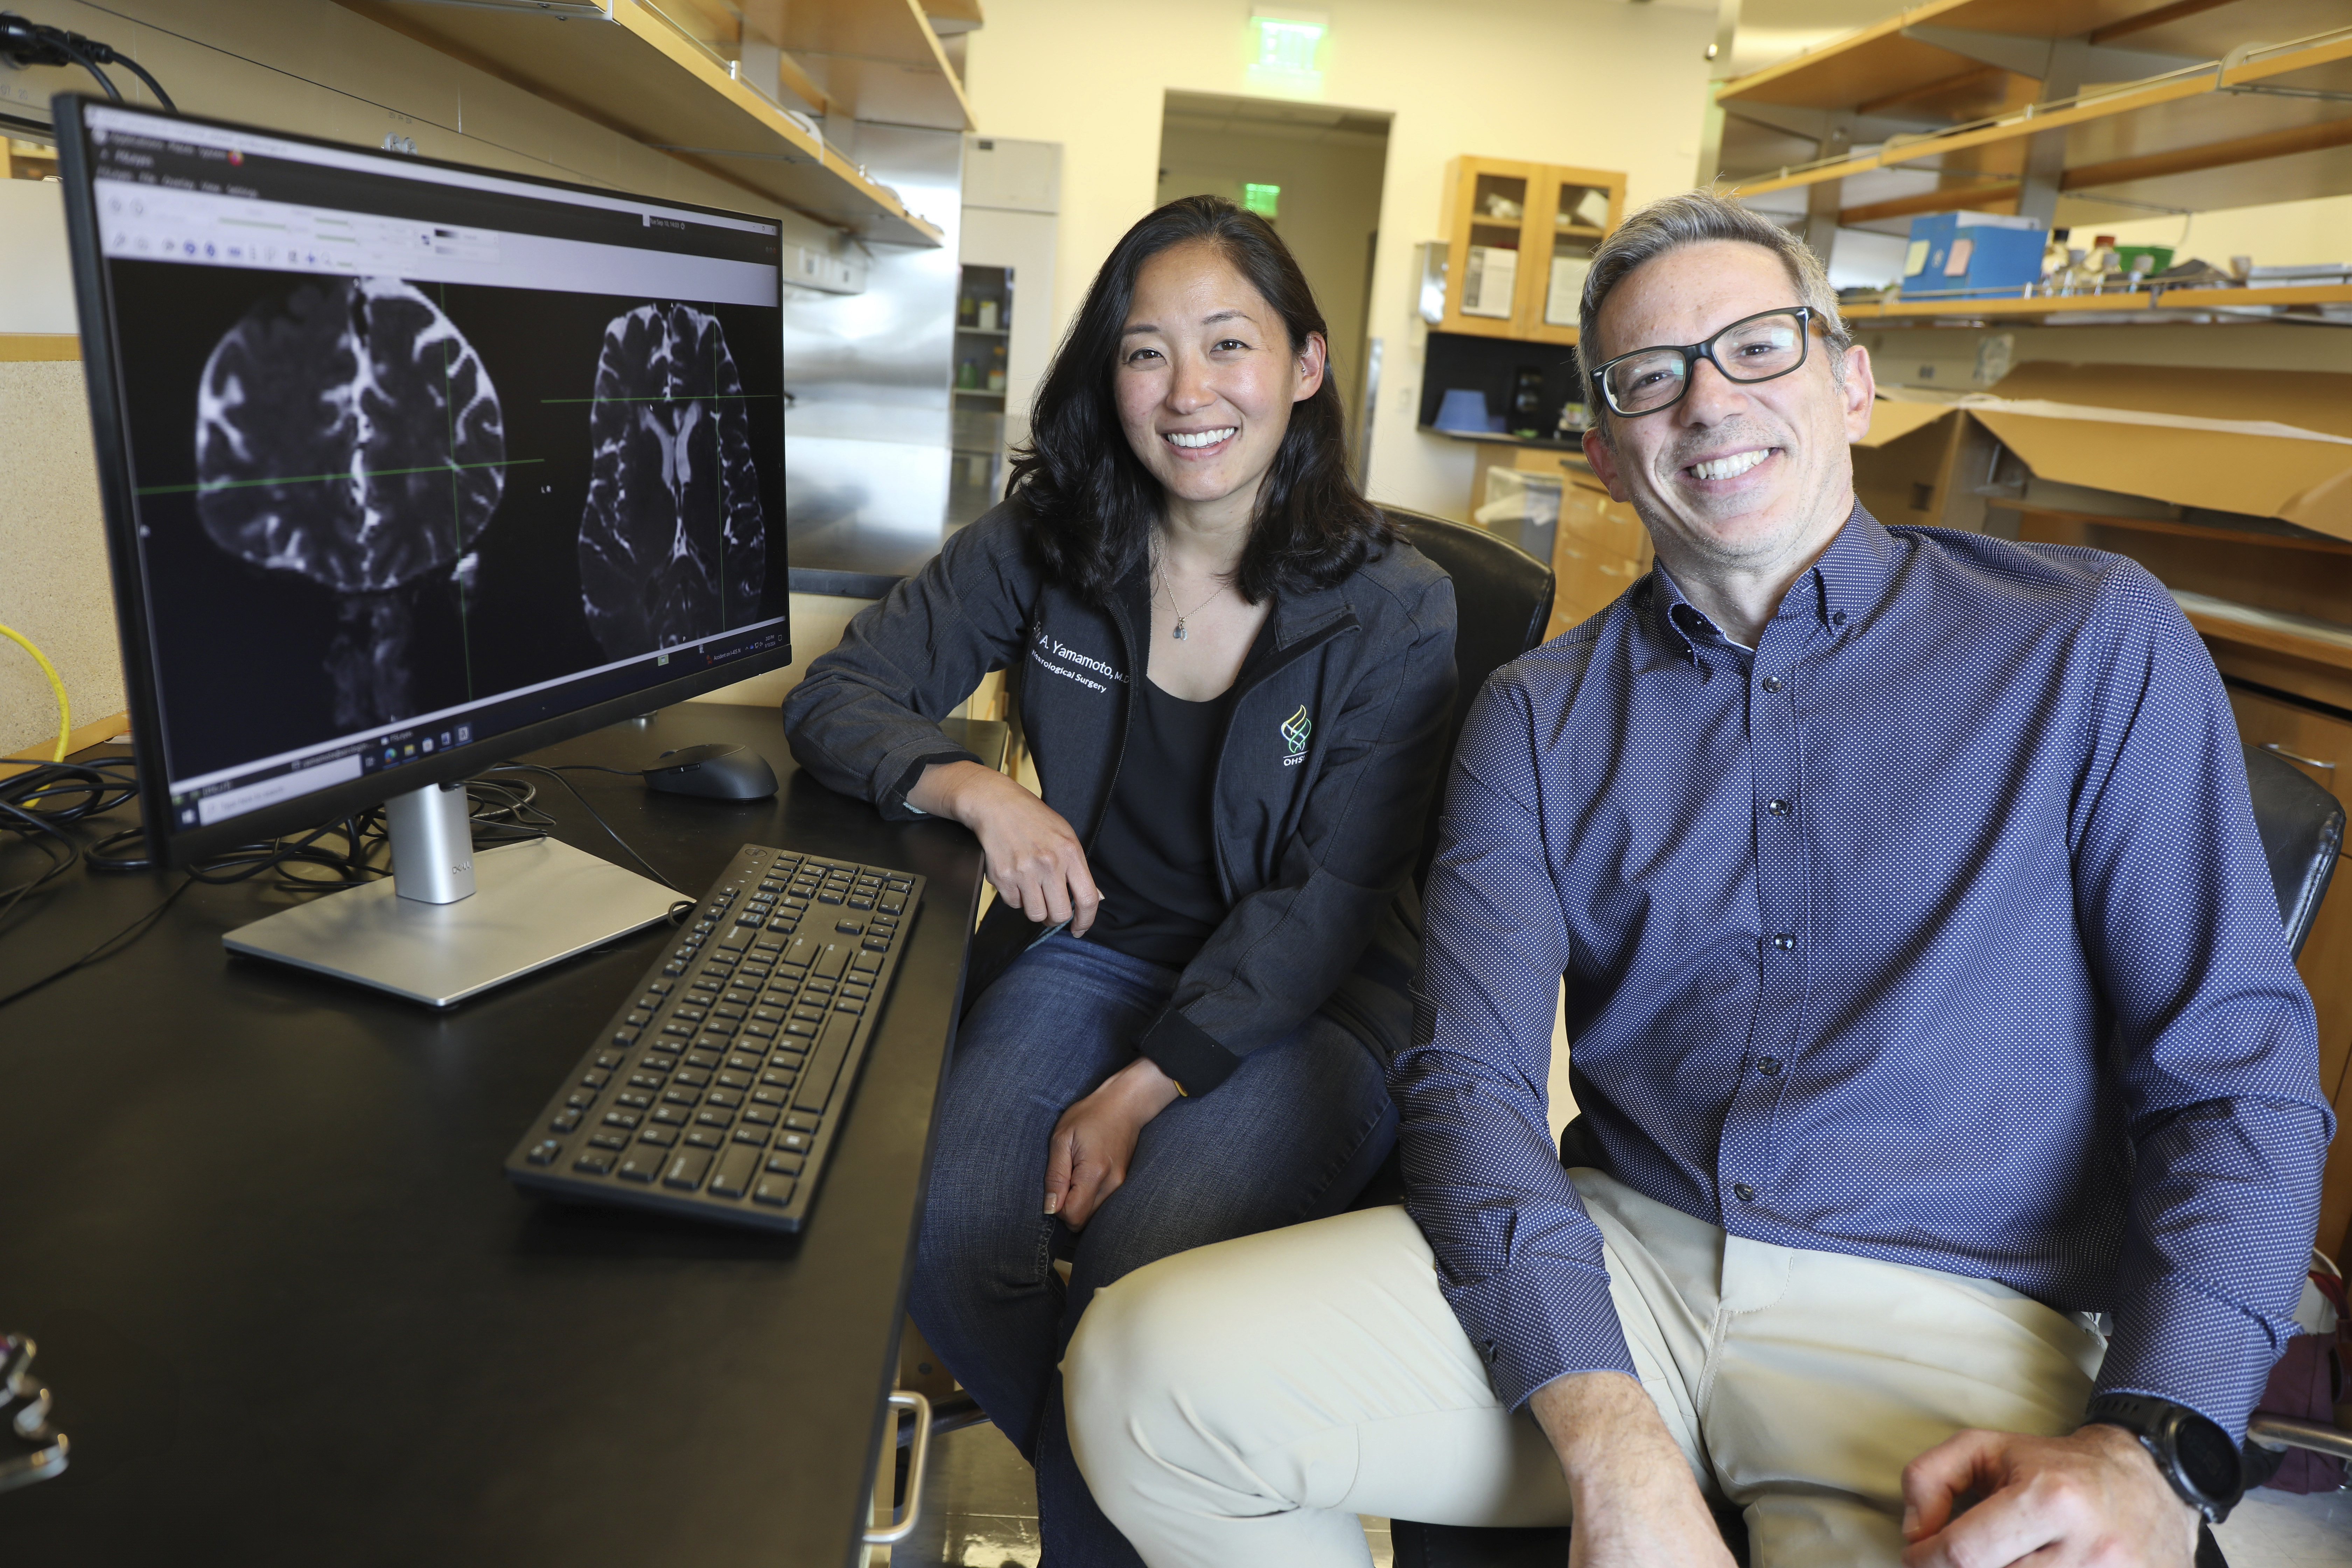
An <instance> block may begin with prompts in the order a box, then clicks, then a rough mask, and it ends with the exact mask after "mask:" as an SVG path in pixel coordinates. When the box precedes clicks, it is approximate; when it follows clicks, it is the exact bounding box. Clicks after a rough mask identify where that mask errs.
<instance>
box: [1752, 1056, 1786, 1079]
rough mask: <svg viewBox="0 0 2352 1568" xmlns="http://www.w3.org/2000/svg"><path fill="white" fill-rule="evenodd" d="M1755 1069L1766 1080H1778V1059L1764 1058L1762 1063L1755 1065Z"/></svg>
mask: <svg viewBox="0 0 2352 1568" xmlns="http://www.w3.org/2000/svg"><path fill="white" fill-rule="evenodd" d="M1756 1068H1757V1070H1758V1071H1759V1072H1761V1073H1762V1074H1763V1075H1764V1076H1765V1077H1766V1078H1779V1077H1780V1058H1779V1057H1766V1058H1764V1059H1763V1060H1762V1061H1760V1062H1758V1063H1757V1064H1756Z"/></svg>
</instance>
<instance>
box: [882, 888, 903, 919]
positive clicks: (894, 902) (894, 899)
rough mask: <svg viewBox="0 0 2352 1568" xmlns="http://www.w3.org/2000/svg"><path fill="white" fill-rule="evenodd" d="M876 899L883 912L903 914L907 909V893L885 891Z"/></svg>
mask: <svg viewBox="0 0 2352 1568" xmlns="http://www.w3.org/2000/svg"><path fill="white" fill-rule="evenodd" d="M877 902H878V903H879V904H880V906H881V909H882V911H883V912H884V913H885V914H892V915H896V914H904V913H905V912H906V910H907V895H906V894H904V893H898V892H890V893H885V894H883V895H882V897H881V898H880V899H879V900H877Z"/></svg>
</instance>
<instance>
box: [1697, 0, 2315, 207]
mask: <svg viewBox="0 0 2352 1568" xmlns="http://www.w3.org/2000/svg"><path fill="white" fill-rule="evenodd" d="M1952 3H1954V4H1958V5H1982V4H1985V3H1987V0H1952ZM1907 15H1908V16H1909V17H1910V18H1911V19H1912V20H1915V21H1916V20H1917V19H1918V18H1919V16H1920V13H1919V12H1912V13H1908V14H1907ZM1895 20H1896V21H1898V22H1899V21H1901V20H1903V18H1896V19H1895ZM1945 25H1948V24H1945ZM1876 31H1878V29H1867V30H1865V33H1864V34H1859V35H1856V37H1858V38H1860V37H1866V36H1867V35H1868V34H1870V33H1874V32H1876ZM2044 36H2046V35H2044ZM1903 41H1904V42H1906V44H1907V43H1910V42H1911V41H1912V40H1907V39H1906V40H1903ZM1824 52H1825V53H1826V52H1828V51H1824ZM1953 58H1958V57H1953ZM2347 59H2352V28H2344V29H2341V30H2340V31H2338V32H2336V33H2331V34H2325V35H2320V36H2317V37H2312V38H2305V39H2300V40H2296V41H2294V42H2292V43H2290V44H2286V45H2282V46H2277V47H2273V48H2271V49H2268V50H2264V51H2260V52H2257V53H2256V54H2254V55H2252V57H2250V58H2247V59H2246V60H2244V61H2242V62H2241V63H2240V64H2238V65H2235V66H2232V67H2230V68H2228V69H2226V70H2225V69H2223V68H2221V63H2220V62H2219V61H2215V62H2212V63H2211V64H2210V65H2209V66H2207V67H2205V68H2200V69H2196V70H2189V71H2183V72H2179V73H2175V74H2172V75H2169V76H2164V77H2153V78H2148V79H2144V80H2142V81H2137V82H2126V83H2118V84H2113V85H2109V86H2105V87H2102V88H2100V89H2098V90H2096V91H2095V92H2092V93H2086V94H2084V95H2082V96H2080V97H2077V98H2074V99H2072V100H2063V101H2062V102H2059V103H2057V104H2053V105H2051V106H2048V107H2046V108H2045V107H2043V106H2041V105H2035V106H2033V107H2032V109H2031V110H2020V111H2018V112H2014V113H2011V114H2006V115H2003V116H2001V117H2000V118H1999V119H1996V120H1991V121H1985V122H1982V123H1979V124H1974V125H1964V126H1958V127H1955V128H1954V129H1953V130H1951V131H1949V132H1942V133H1940V134H1935V135H1923V136H1917V137H1912V138H1906V139H1904V140H1901V141H1896V142H1889V143H1887V144H1886V145H1885V146H1883V147H1880V148H1879V149H1877V150H1876V151H1874V152H1870V153H1861V154H1858V155H1856V156H1853V157H1850V158H1843V159H1840V160H1839V161H1837V162H1835V163H1822V164H1817V165H1813V166H1810V167H1792V168H1790V169H1788V170H1786V171H1773V172H1770V173H1769V174H1761V175H1759V177H1754V178H1746V179H1742V180H1741V181H1740V183H1739V192H1738V194H1740V195H1767V194H1769V193H1770V192H1773V191H1783V190H1794V189H1799V188H1802V187H1804V186H1809V185H1816V184H1823V183H1825V182H1828V181H1831V180H1843V179H1847V178H1851V177H1853V176H1854V175H1857V174H1867V173H1869V172H1870V171H1872V170H1874V169H1892V168H1899V167H1903V166H1905V165H1908V164H1914V163H1920V162H1922V161H1924V160H1927V159H1934V158H1943V157H1946V156H1948V155H1949V154H1952V153H1964V152H1969V151H1971V150H1974V149H1977V148H1982V147H1989V146H1994V145H1998V144H2000V143H2003V142H2015V141H2018V140H2020V139H2022V138H2025V137H2029V136H2034V135H2038V134H2040V133H2042V132H2050V131H2062V130H2066V129H2069V128H2071V127H2074V126H2079V125H2085V124H2091V123H2095V122H2097V121H2106V120H2112V119H2114V118H2116V117H2117V116H2122V115H2131V116H2136V117H2139V119H2138V120H2136V121H2135V124H2134V128H2133V129H2134V135H2135V138H2136V139H2137V138H2140V133H2141V132H2144V131H2147V132H2157V133H2156V134H2153V135H2150V136H2148V137H2147V138H2146V140H2147V141H2149V142H2186V143H2187V145H2184V146H2180V147H2179V149H2178V150H2177V151H2168V152H2165V153H2160V154H2151V155H2150V156H2151V157H2161V158H2163V159H2165V160H2167V161H2175V160H2179V159H2182V158H2189V159H2190V160H2192V161H2193V160H2194V159H2195V157H2196V156H2197V153H2198V148H2197V146H2196V142H2197V141H2198V140H2199V138H2198V136H2197V135H2196V134H2195V133H2194V132H2193V130H2192V131H2189V132H2177V133H2176V134H2174V135H2172V136H2169V137H2168V136H2166V135H2164V134H2162V133H2161V132H2160V130H2159V128H2158V126H2157V124H2156V122H2153V121H2149V122H2147V123H2146V124H2143V123H2141V122H2140V121H2145V120H2146V117H2147V115H2149V113H2150V112H2151V111H2154V110H2161V109H2163V108H2164V107H2165V106H2167V105H2170V104H2186V103H2192V102H2196V101H2198V100H2204V101H2205V102H2207V103H2211V102H2217V101H2224V100H2223V99H2222V96H2221V95H2222V94H2223V93H2224V92H2225V91H2226V89H2231V88H2237V87H2245V86H2251V85H2253V84H2255V83H2258V82H2264V81H2270V80H2272V79H2274V78H2282V77H2288V76H2294V75H2295V74H2297V73H2301V72H2315V71H2317V70H2318V69H2319V68H2322V67H2326V66H2333V65H2336V63H2338V62H2340V61H2344V60H2347ZM1763 74H1764V73H1761V72H1759V73H1758V75H1759V76H1761V75H1763ZM2329 80H2330V81H2331V82H2332V80H2333V78H2332V77H2330V78H2329ZM1735 85H1736V84H1735ZM1728 97H1730V92H1729V89H1726V90H1725V91H1724V92H1722V93H1719V94H1717V100H1718V101H1722V100H1725V99H1727V98H1728ZM1757 101H1759V102H1760V101H1780V100H1764V99H1759V100H1757ZM2281 101H2282V102H2289V103H2297V104H2300V103H2301V102H2302V101H2303V100H2281ZM1843 106H1844V105H1836V106H1823V107H1843ZM2305 134H2309V132H2305ZM2258 140H2260V139H2257V138H2229V139H2224V142H2222V143H2221V144H2218V145H2217V146H2216V147H2215V148H2214V149H2213V152H2212V153H2210V154H2209V155H2227V143H2228V142H2231V141H2242V142H2250V143H2251V142H2256V141H2258ZM2323 142H2324V139H2323ZM2260 151H2261V149H2260V148H2259V147H2257V146H2248V147H2244V148H2240V149H2237V150H2236V152H2237V153H2238V154H2241V155H2242V154H2245V153H2259V152H2260ZM2141 161H2144V160H2140V159H2134V160H2130V162H2134V163H2137V162H2141ZM2123 162H2125V161H2122V160H2116V159H2114V158H2108V157H2100V158H2096V159H2086V160H2085V161H2084V171H2083V173H2084V179H2085V181H2086V182H2087V180H2089V179H2093V178H2095V179H2099V180H2103V181H2104V180H2109V179H2111V178H2113V177H2116V176H2117V175H2118V174H2127V173H2128V171H2126V170H2123V169H2121V168H2120V167H2119V165H2120V164H2121V163H2123ZM2069 188H2070V189H2077V188H2079V189H2084V190H2086V191H2087V189H2088V185H2087V184H2080V185H2070V186H2069Z"/></svg>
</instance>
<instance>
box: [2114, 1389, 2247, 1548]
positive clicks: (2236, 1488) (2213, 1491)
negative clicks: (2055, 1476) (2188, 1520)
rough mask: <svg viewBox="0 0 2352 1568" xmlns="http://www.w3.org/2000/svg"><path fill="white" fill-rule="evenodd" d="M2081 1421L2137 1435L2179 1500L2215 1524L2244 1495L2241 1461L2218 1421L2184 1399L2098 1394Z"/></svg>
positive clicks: (2224, 1517)
mask: <svg viewBox="0 0 2352 1568" xmlns="http://www.w3.org/2000/svg"><path fill="white" fill-rule="evenodd" d="M2083 1426H2120V1427H2122V1428H2123V1429H2124V1430H2125V1431H2126V1432H2129V1433H2130V1434H2131V1435H2132V1436H2135V1437H2137V1438H2138V1439H2139V1443H2140V1447H2143V1448H2145V1449H2147V1455H2148V1458H2151V1459H2153V1460H2155V1461H2156V1468H2157V1471H2158V1474H2160V1475H2162V1476H2163V1477H2164V1479H2165V1480H2166V1482H2167V1483H2168V1485H2170V1486H2171V1488H2172V1489H2173V1490H2174V1491H2175V1492H2176V1493H2178V1494H2179V1497H2180V1500H2182V1501H2183V1502H2186V1503H2187V1504H2189V1506H2190V1507H2191V1508H2193V1509H2195V1510H2197V1511H2198V1512H2199V1513H2200V1514H2202V1515H2203V1516H2204V1518H2205V1521H2206V1522H2207V1523H2209V1524H2219V1523H2221V1521H2223V1520H2225V1519H2227V1518H2229V1517H2230V1510H2231V1509H2233V1508H2235V1507H2237V1505H2238V1500H2239V1499H2240V1498H2242V1497H2243V1496H2244V1495H2245V1490H2246V1480H2245V1463H2244V1459H2243V1457H2242V1455H2241V1453H2240V1451H2239V1448H2238V1446H2237V1445H2236V1444H2235V1443H2232V1442H2231V1441H2230V1435H2229V1434H2228V1433H2227V1432H2225V1431H2223V1430H2222V1429H2221V1426H2220V1425H2219V1424H2218V1423H2216V1422H2214V1421H2212V1420H2210V1419H2209V1418H2207V1417H2206V1416H2204V1415H2200V1414H2199V1413H2198V1412H2197V1411H2196V1410H2194V1409H2191V1408H2190V1407H2189V1406H2188V1405H2181V1404H2179V1403H2177V1402H2175V1401H2173V1400H2169V1399H2158V1398H2156V1397H2154V1396H2153V1395H2150V1394H2099V1395H2097V1396H2096V1397H2095V1398H2094V1399H2093V1400H2092V1401H2091V1403H2090V1406H2089V1408H2088V1409H2086V1410H2085V1411H2084V1414H2083Z"/></svg>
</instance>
